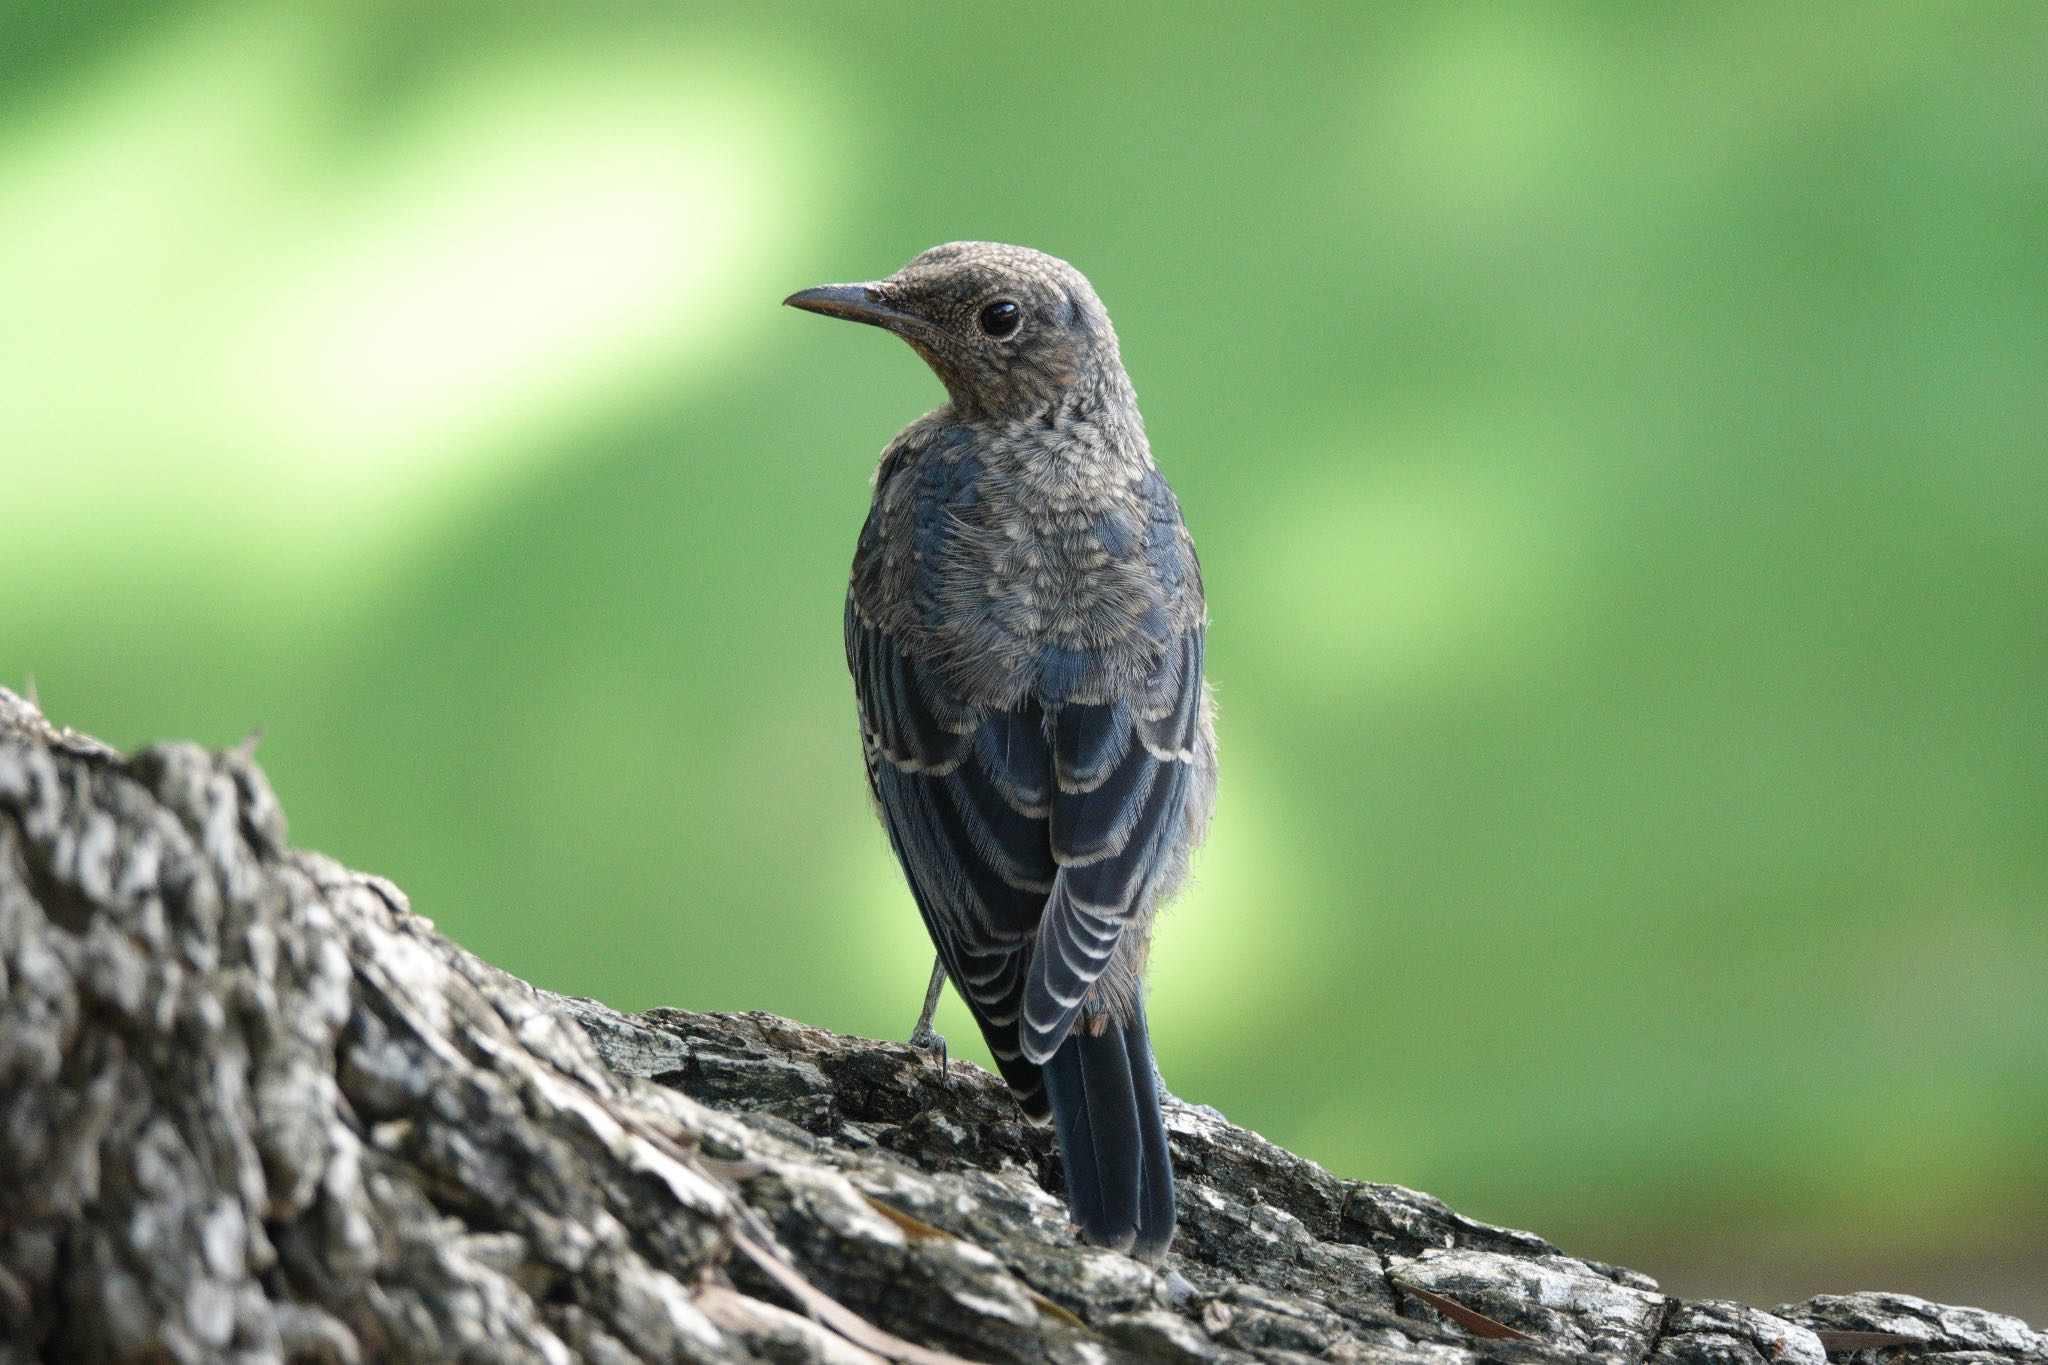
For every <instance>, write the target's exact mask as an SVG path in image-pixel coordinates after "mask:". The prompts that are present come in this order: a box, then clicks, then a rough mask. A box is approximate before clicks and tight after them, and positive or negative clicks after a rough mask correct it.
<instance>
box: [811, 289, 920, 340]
mask: <svg viewBox="0 0 2048 1365" xmlns="http://www.w3.org/2000/svg"><path fill="white" fill-rule="evenodd" d="M783 302H784V303H786V304H788V305H789V306H790V307H791V308H801V309H803V310H804V311H805V312H806V313H823V314H824V315H825V316H826V317H828V318H845V319H846V320H847V321H848V322H865V323H867V324H868V325H869V326H871V327H886V328H888V329H889V330H890V331H892V332H895V331H901V330H902V329H903V328H904V327H905V326H907V325H909V324H911V323H915V322H921V321H923V319H922V318H920V317H918V316H917V315H916V314H915V313H907V312H905V311H904V310H902V309H901V308H898V307H896V306H895V305H894V304H892V303H890V302H889V299H888V296H887V295H885V294H884V293H883V292H882V289H881V286H879V285H874V284H821V285H819V286H818V287H817V288H816V289H799V290H798V291H797V292H796V293H794V294H791V295H790V296H789V297H788V298H786V299H784V300H783Z"/></svg>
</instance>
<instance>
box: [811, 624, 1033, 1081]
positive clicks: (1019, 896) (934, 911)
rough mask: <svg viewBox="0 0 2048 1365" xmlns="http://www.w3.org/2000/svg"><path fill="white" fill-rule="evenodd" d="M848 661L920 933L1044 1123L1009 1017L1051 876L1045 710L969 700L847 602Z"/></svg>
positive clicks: (871, 777)
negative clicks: (1004, 707) (1005, 707)
mask: <svg viewBox="0 0 2048 1365" xmlns="http://www.w3.org/2000/svg"><path fill="white" fill-rule="evenodd" d="M846 659H847V665H848V667H849V668H851V669H852V671H853V682H854V694H855V696H856V698H857V699H858V702H859V706H860V723H861V740H862V745H863V747H864V749H865V750H866V755H867V769H868V781H869V783H870V785H871V787H872V789H873V791H874V795H875V804H876V805H877V806H878V807H879V808H880V810H881V814H882V823H883V825H884V827H885V828H887V830H888V832H889V841H890V843H891V844H893V845H894V846H895V849H896V856H897V858H898V859H899V860H900V861H901V862H902V864H903V869H904V872H905V874H906V875H907V877H908V878H909V881H910V889H911V893H912V895H913V896H914V897H915V899H916V901H917V908H918V911H919V913H920V914H921V915H922V916H923V917H924V922H925V928H926V929H927V930H928V931H929V932H930V934H931V937H932V942H933V944H934V945H935V946H936V947H937V948H938V952H939V957H940V959H941V960H942V961H943V962H944V963H945V966H946V974H947V975H948V976H949V977H951V978H952V981H953V984H954V986H955V987H956V988H957V989H958V990H959V991H960V993H961V995H962V996H963V997H964V998H965V999H966V1001H967V1005H968V1008H969V1009H970V1010H971V1011H972V1012H973V1014H974V1018H975V1022H976V1023H978V1024H979V1025H980V1026H981V1030H982V1035H983V1037H984V1038H986V1039H987V1040H988V1044H989V1048H990V1050H991V1051H992V1052H993V1053H994V1054H995V1058H996V1063H997V1065H998V1067H999V1068H1000V1069H1001V1071H1002V1073H1003V1078H1004V1079H1005V1080H1006V1081H1008V1082H1009V1084H1010V1088H1011V1090H1012V1091H1014V1092H1015V1093H1016V1096H1017V1101H1018V1103H1019V1104H1020V1105H1021V1106H1022V1107H1023V1109H1024V1112H1025V1114H1026V1115H1027V1116H1028V1117H1030V1118H1033V1119H1036V1120H1042V1119H1044V1118H1045V1117H1046V1116H1047V1114H1048V1113H1049V1110H1048V1109H1047V1107H1046V1100H1045V1093H1044V1083H1043V1081H1042V1080H1041V1079H1040V1077H1039V1074H1038V1068H1037V1067H1036V1066H1035V1065H1030V1064H1027V1063H1025V1062H1023V1061H1022V1060H1021V1055H1020V1053H1019V1051H1018V1048H1017V1033H1018V1029H1017V1018H1018V1014H1019V1012H1020V1010H1021V1008H1022V1001H1023V996H1024V977H1025V969H1026V967H1027V965H1028V962H1029V947H1030V936H1031V934H1032V932H1033V931H1034V930H1035V929H1036V928H1037V927H1038V922H1039V917H1040V914H1041V911H1042V910H1043V908H1044V906H1045V903H1046V897H1047V895H1048V894H1049V893H1050V892H1051V891H1052V888H1053V879H1054V875H1055V872H1056V869H1055V867H1054V866H1053V861H1052V852H1051V843H1050V840H1049V838H1048V836H1047V832H1046V824H1047V813H1048V807H1049V799H1050V786H1051V777H1050V746H1049V744H1048V741H1047V739H1046V734H1045V720H1044V713H1043V712H1042V711H1041V710H1040V709H1039V708H1038V707H1037V706H1036V705H1035V704H1031V703H1027V704H1026V705H1025V706H1024V707H1022V708H1021V709H1018V710H1012V711H991V710H986V709H982V708H977V707H974V706H971V705H969V704H968V703H967V702H965V701H964V700H962V699H961V698H960V696H959V695H958V693H957V692H956V691H954V690H953V689H952V688H951V687H950V686H949V685H948V684H947V683H946V682H945V680H944V679H943V678H942V677H940V676H939V674H938V672H937V670H936V669H933V668H931V667H930V666H928V665H927V664H925V663H923V662H922V661H920V660H918V659H916V658H914V657H912V656H911V655H910V654H909V653H908V652H906V651H905V649H904V648H903V647H902V645H901V643H900V642H899V641H898V640H896V639H895V638H893V637H892V636H891V635H889V634H888V633H887V632H885V631H884V630H882V629H881V628H880V627H879V626H877V625H876V624H875V623H874V622H873V621H872V620H870V619H869V618H868V617H867V616H866V614H865V613H863V612H862V611H861V610H860V608H859V605H858V604H857V603H856V602H855V600H854V599H853V598H852V597H851V596H849V597H848V599H847V605H846Z"/></svg>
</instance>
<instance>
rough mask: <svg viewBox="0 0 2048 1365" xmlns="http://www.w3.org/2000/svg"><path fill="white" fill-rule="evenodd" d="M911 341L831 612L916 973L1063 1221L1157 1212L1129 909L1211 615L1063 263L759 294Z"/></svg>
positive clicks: (1183, 530)
mask: <svg viewBox="0 0 2048 1365" xmlns="http://www.w3.org/2000/svg"><path fill="white" fill-rule="evenodd" d="M784 302H785V303H786V304H788V305H789V306H791V307H794V308H800V309H804V310H807V311H809V312H813V313H820V314H823V315H825V316H828V317H835V318H843V319H847V320H849V321H853V322H861V323H867V324H869V325H872V326H875V327H880V328H882V329H883V330H885V331H889V332H893V333H895V334H896V335H897V336H899V337H901V338H902V339H903V340H904V341H906V342H908V343H909V344H910V347H911V349H912V350H914V351H916V352H917V354H918V355H919V356H920V357H922V358H923V360H924V361H925V363H926V364H927V365H928V366H930V367H931V370H932V372H933V373H934V374H935V375H936V376H937V377H938V379H939V382H940V383H941V384H942V385H943V386H944V388H945V392H946V401H945V402H944V403H943V404H942V405H941V406H939V407H937V408H935V409H934V410H932V411H931V412H928V413H926V414H925V415H924V416H922V417H920V418H918V419H917V420H916V421H914V422H912V423H911V424H910V425H909V426H907V427H905V428H904V429H903V430H902V431H901V432H899V433H898V434H897V436H896V438H895V439H894V440H892V441H890V442H889V444H888V445H887V447H885V448H884V450H883V451H882V455H881V460H880V463H879V464H878V465H877V467H876V470H875V475H874V482H873V497H872V502H871V505H870V507H869V510H868V515H867V520H866V522H865V524H864V525H863V527H862V529H861V533H860V538H859V541H858V543H857V545H856V549H855V553H854V560H853V569H852V573H851V576H850V579H849V583H848V589H847V595H846V608H845V621H844V629H845V637H846V660H847V666H848V668H849V669H850V670H851V672H852V674H853V682H854V694H855V701H856V707H857V710H858V714H859V720H860V734H861V747H862V753H863V756H864V759H865V763H866V769H867V777H868V786H869V792H870V795H871V796H872V798H873V804H874V806H875V808H876V810H877V812H878V813H879V815H880V817H881V821H882V824H883V827H884V828H885V829H886V831H887V833H888V838H889V842H890V844H891V846H892V847H893V849H894V851H895V853H896V857H897V859H898V861H899V862H900V863H901V864H902V868H903V872H904V875H905V877H906V879H907V880H908V882H909V884H910V890H911V894H912V898H913V899H914V900H915V901H916V903H917V908H918V911H919V914H920V915H921V916H922V918H923V920H924V925H925V928H926V930H927V931H928V932H929V933H930V935H931V940H932V944H933V946H934V948H935V949H936V956H937V962H936V964H935V967H934V972H933V977H932V982H931V989H930V991H928V993H927V996H926V1000H925V1008H924V1013H923V1015H922V1016H921V1017H920V1019H919V1021H918V1028H917V1030H916V1032H915V1033H914V1034H913V1041H917V1040H920V1039H929V1038H931V1037H935V1035H932V1034H931V1032H930V1028H931V1013H932V1009H933V1007H934V1006H935V1005H936V1003H937V999H938V995H939V987H940V977H941V975H943V977H944V978H945V979H946V980H950V981H951V983H952V984H953V986H954V988H955V989H956V990H957V991H958V992H959V994H960V996H961V998H962V999H963V1000H964V1001H965V1002H966V1004H967V1008H968V1010H969V1012H970V1013H971V1014H972V1015H973V1017H974V1021H975V1023H976V1024H977V1025H978V1026H979V1028H980V1030H981V1034H982V1037H983V1038H984V1039H985V1040H986V1041H987V1043H988V1047H989V1051H990V1052H991V1053H992V1054H993V1056H994V1058H995V1062H996V1066H997V1068H998V1070H999V1071H1000V1072H1001V1074H1002V1077H1003V1079H1004V1081H1005V1082H1006V1083H1007V1084H1008V1087H1009V1090H1010V1092H1011V1094H1012V1096H1013V1097H1014V1099H1015V1101H1016V1103H1017V1105H1018V1107H1019V1108H1020V1110H1021V1111H1022V1113H1023V1115H1024V1116H1025V1118H1026V1119H1028V1120H1030V1121H1031V1122H1033V1123H1037V1124H1043V1123H1045V1122H1047V1121H1048V1120H1049V1121H1050V1122H1051V1123H1052V1125H1053V1128H1054V1132H1055V1136H1056V1140H1057V1146H1058V1149H1059V1154H1060V1165H1061V1169H1062V1170H1063V1172H1064V1175H1065V1182H1066V1187H1067V1205H1068V1211H1069V1214H1070V1216H1071V1219H1072V1221H1073V1223H1074V1226H1075V1228H1076V1230H1077V1232H1078V1233H1079V1234H1080V1237H1081V1239H1082V1240H1083V1241H1085V1242H1087V1243H1089V1244H1092V1245H1095V1246H1101V1247H1106V1248H1111V1249H1114V1250H1120V1251H1126V1252H1129V1253H1131V1254H1133V1255H1135V1256H1137V1257H1139V1258H1141V1259H1144V1260H1147V1261H1151V1262H1154V1263H1157V1262H1158V1261H1160V1260H1162V1259H1163V1258H1164V1256H1165V1255H1166V1252H1167V1248H1168V1246H1169V1245H1170V1244H1171V1242H1172V1240H1173V1235H1174V1230H1175V1226H1176V1220H1177V1212H1176V1206H1175V1195H1174V1179H1173V1166H1172V1161H1171V1157H1170V1153H1169V1150H1168V1145H1167V1137H1166V1128H1165V1124H1164V1121H1163V1119H1162V1116H1161V1109H1160V1095H1161V1093H1162V1090H1163V1086H1162V1084H1161V1082H1160V1079H1159V1075H1158V1070H1157V1066H1156V1064H1155V1062H1154V1059H1153V1053H1152V1044H1151V1038H1150V1034H1149V1032H1148V1030H1147V1026H1146V1019H1145V1002H1144V993H1143V974H1144V971H1145V965H1146V959H1147V956H1148V954H1149V951H1150V948H1151V942H1152V931H1153V925H1154V920H1155V916H1156V915H1157V913H1158V911H1159V909H1160V907H1161V906H1162V905H1163V904H1164V903H1165V902H1166V901H1167V900H1168V899H1170V898H1171V897H1172V896H1173V895H1174V894H1175V892H1177V891H1178V890H1179V889H1180V887H1181V886H1182V884H1183V883H1184V882H1185V880H1186V878H1187V875H1188V865H1189V855H1190V853H1191V852H1192V850H1193V849H1194V848H1195V847H1196V846H1197V845H1198V844H1200V843H1201V842H1202V840H1203V838H1204V837H1205V835H1206V833H1207V830H1208V826H1209V818H1210V813H1211V810H1212V808H1213V806H1214V802H1215V791H1216V740H1215V722H1214V705H1213V702H1212V700H1211V696H1210V689H1209V686H1208V682H1207V680H1206V679H1205V677H1204V674H1203V655H1204V649H1205V645H1206V640H1207V634H1208V608H1207V605H1206V600H1205V598H1204V595H1203V589H1202V573H1201V566H1200V564H1199V563H1198V561H1197V560H1196V557H1195V547H1194V541H1193V539H1192V538H1191V537H1190V535H1189V533H1188V529H1187V526H1186V524H1185V522H1184V521H1183V519H1182V515H1181V508H1180V503H1179V501H1178V500H1177V499H1176V498H1175V496H1174V494H1173V490H1172V489H1171V488H1169V487H1168V486H1167V483H1166V480H1165V479H1164V477H1162V476H1161V474H1160V472H1159V468H1158V466H1157V465H1156V464H1155V463H1154V461H1153V458H1152V452H1151V447H1150V445H1149V443H1148V442H1147V440H1146V436H1145V424H1144V421H1143V419H1142V418H1141V417H1140V415H1139V412H1138V403H1137V397H1136V394H1135V393H1134V391H1133V389H1132V387H1131V381H1130V378H1129V376H1128V375H1127V374H1126V373H1125V370H1124V365H1123V359H1122V354H1121V352H1120V350H1119V348H1118V345H1117V336H1116V331H1115V329H1114V328H1112V327H1111V326H1110V320H1109V314H1108V312H1107V311H1106V310H1105V309H1104V308H1103V305H1102V301H1101V300H1100V299H1099V298H1098V297H1097V296H1096V293H1095V290H1094V288H1093V287H1092V286H1091V285H1090V284H1089V283H1088V281H1087V279H1086V278H1085V277H1084V276H1083V275H1082V274H1081V272H1080V271H1078V270H1076V269H1075V268H1074V267H1073V266H1071V265H1069V264H1067V263H1066V262H1065V261H1063V260H1060V259H1058V258H1056V257H1053V256H1049V255H1046V254H1045V253H1043V252H1039V251H1034V250H1031V249H1029V248H1026V247H1018V246H1008V245H1004V244H1001V243H995V242H949V243H946V244H944V245H941V246H935V247H933V248H931V249H930V250H928V251H925V252H923V253H922V254H920V255H918V256H917V257H916V258H915V259H913V260H912V261H911V262H910V263H909V264H908V265H906V266H904V267H903V268H902V269H900V270H898V271H897V272H896V273H895V274H893V275H890V276H887V277H886V278H883V279H877V280H873V281H870V282H867V283H862V284H831V285H820V286H818V287H816V288H812V289H804V290H800V291H799V292H797V293H795V294H792V295H790V296H789V297H788V298H787V299H785V300H784Z"/></svg>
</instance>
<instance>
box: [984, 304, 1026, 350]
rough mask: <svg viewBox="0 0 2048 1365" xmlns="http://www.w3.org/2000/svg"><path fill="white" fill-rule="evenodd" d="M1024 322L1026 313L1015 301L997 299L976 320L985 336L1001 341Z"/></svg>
mask: <svg viewBox="0 0 2048 1365" xmlns="http://www.w3.org/2000/svg"><path fill="white" fill-rule="evenodd" d="M1023 320H1024V312H1023V310H1022V309H1020V308H1019V307H1017V304H1016V301H1015V300H1013V299H997V300H996V301H995V302H994V303H991V304H989V305H988V306H987V307H986V308H983V309H982V310H981V316H980V317H978V318H976V319H975V323H976V324H977V325H979V326H980V328H981V330H982V333H983V335H985V336H992V337H995V338H996V339H997V340H1001V339H1002V338H1003V337H1006V336H1008V335H1009V334H1010V333H1012V332H1014V331H1016V330H1017V324H1018V323H1020V322H1022V321H1023Z"/></svg>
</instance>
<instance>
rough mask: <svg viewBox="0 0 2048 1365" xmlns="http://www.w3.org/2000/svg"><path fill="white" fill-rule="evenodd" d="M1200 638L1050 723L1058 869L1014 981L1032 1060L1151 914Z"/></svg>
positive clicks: (1178, 827) (1060, 1035)
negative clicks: (1127, 935) (1122, 694)
mask: <svg viewBox="0 0 2048 1365" xmlns="http://www.w3.org/2000/svg"><path fill="white" fill-rule="evenodd" d="M1203 641H1204V632H1203V629H1202V627H1201V626H1199V625H1197V626H1194V627H1192V628H1190V629H1189V630H1187V631H1186V632H1185V633H1183V634H1182V635H1181V636H1180V638H1179V639H1178V640H1176V641H1175V642H1174V643H1173V645H1172V647H1171V648H1169V649H1168V650H1167V651H1166V654H1165V657H1164V659H1163V661H1162V662H1161V664H1160V666H1159V668H1158V670H1157V671H1156V672H1155V674H1154V675H1153V677H1152V678H1151V679H1150V680H1149V681H1148V685H1147V686H1146V687H1144V688H1142V689H1138V690H1136V691H1135V692H1134V694H1133V696H1132V697H1131V698H1130V699H1129V700H1121V699H1120V700H1117V701H1114V702H1109V703H1105V704H1101V705H1076V704H1071V703H1070V704H1068V705H1065V706H1061V707H1059V708H1057V709H1056V710H1055V711H1054V712H1053V718H1052V739H1053V746H1052V747H1053V764H1052V779H1053V782H1052V786H1053V791H1052V793H1051V797H1052V799H1051V803H1050V804H1051V810H1050V812H1049V815H1050V820H1049V825H1050V830H1049V833H1050V835H1051V840H1052V856H1053V859H1054V861H1055V863H1056V864H1057V866H1058V871H1057V873H1056V875H1055V876H1054V879H1053V887H1052V895H1051V897H1050V898H1049V899H1048V900H1047V901H1046V903H1045V909H1044V912H1043V914H1042V916H1041V917H1040V920H1039V925H1038V941H1037V945H1036V951H1035V952H1034V954H1033V956H1032V959H1031V964H1030V969H1029V971H1028V972H1027V974H1026V977H1025V987H1024V1001H1023V1015H1022V1024H1021V1026H1020V1027H1019V1029H1018V1041H1019V1044H1020V1050H1021V1051H1022V1053H1023V1055H1024V1057H1025V1058H1026V1059H1027V1060H1029V1061H1033V1062H1038V1063H1041V1064H1043V1063H1044V1062H1045V1061H1046V1059H1048V1058H1049V1057H1051V1056H1052V1055H1053V1053H1054V1052H1056V1051H1058V1049H1059V1046H1060V1044H1061V1042H1063V1041H1064V1040H1065V1039H1066V1036H1067V1033H1068V1031H1069V1030H1070V1029H1072V1028H1073V1026H1074V1020H1075V1019H1076V1018H1077V1017H1078V1016H1079V1015H1080V1013H1081V1005H1082V1001H1083V1000H1084V999H1085V998H1086V996H1087V994H1088V988H1089V987H1090V986H1093V985H1094V984H1095V982H1096V979H1097V978H1099V977H1100V976H1101V975H1102V973H1103V971H1104V970H1105V969H1106V968H1107V967H1108V966H1109V963H1110V961H1111V959H1112V957H1113V956H1114V955H1115V953H1116V948H1117V944H1118V942H1119V940H1121V938H1122V937H1123V934H1124V932H1125V931H1126V929H1127V928H1129V927H1130V926H1131V925H1132V923H1133V922H1134V920H1136V919H1137V918H1138V917H1140V916H1142V915H1143V914H1144V913H1146V912H1147V911H1149V910H1150V909H1151V908H1152V902H1153V900H1154V899H1156V892H1155V888H1156V886H1157V884H1158V882H1159V880H1160V879H1161V878H1162V877H1165V876H1167V875H1169V871H1170V869H1171V868H1172V867H1173V865H1174V861H1175V859H1176V857H1177V856H1178V853H1179V850H1178V845H1179V843H1180V842H1181V841H1182V839H1183V838H1184V829H1185V824H1186V809H1187V800H1188V791H1189V785H1190V781H1191V774H1192V772H1193V770H1194V764H1195V761H1196V752H1195V750H1196V745H1197V743H1198V740H1197V734H1198V728H1199V725H1200V708H1201V700H1202V649H1203Z"/></svg>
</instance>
